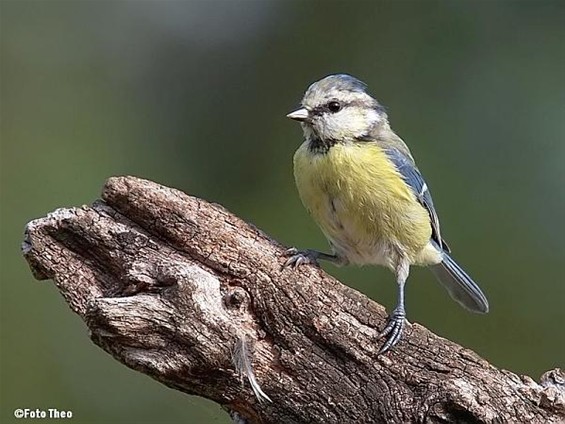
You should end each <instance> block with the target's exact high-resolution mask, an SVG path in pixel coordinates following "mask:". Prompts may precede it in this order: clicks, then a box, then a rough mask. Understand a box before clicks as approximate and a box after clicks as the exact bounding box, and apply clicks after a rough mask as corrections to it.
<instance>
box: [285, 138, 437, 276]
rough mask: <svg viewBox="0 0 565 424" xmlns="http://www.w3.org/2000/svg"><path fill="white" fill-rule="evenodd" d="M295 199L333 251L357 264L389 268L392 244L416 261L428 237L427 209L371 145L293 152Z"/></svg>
mask: <svg viewBox="0 0 565 424" xmlns="http://www.w3.org/2000/svg"><path fill="white" fill-rule="evenodd" d="M294 175H295V179H296V185H297V187H298V191H299V194H300V198H301V199H302V202H303V203H304V206H305V207H306V208H307V209H308V211H309V212H310V214H311V215H312V217H313V218H314V220H315V221H316V222H317V223H318V225H319V226H320V228H321V229H322V231H323V232H324V234H325V235H326V237H327V238H328V240H329V241H330V243H331V244H332V246H333V247H334V249H335V250H336V251H337V252H338V253H340V254H341V255H344V256H345V257H347V258H348V259H349V261H350V262H351V263H356V264H360V265H361V264H381V265H387V266H391V267H392V264H391V263H390V260H391V258H390V257H389V256H390V255H391V254H392V253H393V252H392V251H391V250H393V249H394V248H396V247H399V248H400V249H402V250H404V251H405V253H406V254H407V255H408V257H409V258H410V259H411V260H412V261H413V262H415V261H416V257H417V256H418V254H419V253H420V252H421V251H422V250H423V249H424V247H425V246H426V245H427V243H428V241H429V240H430V236H431V226H430V220H429V216H428V213H427V211H426V210H425V209H424V208H423V207H422V206H421V205H420V204H419V203H418V201H417V199H416V197H415V196H414V194H413V193H412V191H411V189H410V188H409V187H408V186H407V185H406V183H405V182H404V180H403V179H402V177H401V176H400V174H399V173H398V171H397V170H396V168H395V167H394V164H393V163H392V162H390V161H389V160H388V159H387V157H386V154H385V153H384V151H383V150H382V149H381V148H380V147H379V146H378V145H377V144H375V143H350V144H336V145H334V146H333V147H331V148H330V149H329V151H328V152H327V153H323V154H322V153H313V152H311V151H310V150H309V149H308V143H307V142H305V143H304V144H302V146H300V148H299V149H298V150H297V151H296V154H295V155H294Z"/></svg>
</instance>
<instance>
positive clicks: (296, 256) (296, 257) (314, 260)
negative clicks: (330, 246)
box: [283, 247, 319, 268]
mask: <svg viewBox="0 0 565 424" xmlns="http://www.w3.org/2000/svg"><path fill="white" fill-rule="evenodd" d="M285 256H289V258H288V259H287V260H286V261H285V263H284V265H283V267H284V268H286V267H288V266H290V267H292V268H297V267H299V266H300V265H303V264H312V265H316V266H319V264H318V255H317V254H316V252H314V251H313V250H298V249H296V248H295V247H291V248H290V249H288V250H287V251H286V252H285Z"/></svg>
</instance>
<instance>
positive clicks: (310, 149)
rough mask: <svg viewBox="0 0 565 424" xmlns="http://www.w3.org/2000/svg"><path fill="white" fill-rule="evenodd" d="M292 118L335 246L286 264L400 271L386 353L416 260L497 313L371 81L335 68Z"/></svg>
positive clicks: (297, 164) (473, 304)
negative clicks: (452, 240) (463, 261)
mask: <svg viewBox="0 0 565 424" xmlns="http://www.w3.org/2000/svg"><path fill="white" fill-rule="evenodd" d="M287 117H288V118H290V119H293V120H295V121H298V122H299V123H300V124H301V126H302V130H303V133H304V142H303V143H302V144H301V145H300V147H299V148H298V149H297V150H296V152H295V154H294V159H293V162H294V178H295V182H296V187H297V189H298V193H299V196H300V199H301V200H302V203H303V204H304V206H305V207H306V209H307V210H308V212H309V214H310V215H311V216H312V218H313V219H314V221H316V223H317V224H318V226H319V227H320V229H321V231H322V232H323V234H324V235H325V237H326V238H327V240H328V242H329V245H330V247H331V253H324V252H320V251H317V250H312V249H306V250H298V249H296V248H290V249H288V250H287V252H286V255H287V260H286V261H285V263H284V266H285V267H291V268H296V267H298V266H301V265H304V264H313V265H316V266H319V263H318V261H319V260H325V261H330V262H332V263H334V264H336V265H338V266H343V265H350V264H351V265H360V266H363V265H380V266H385V267H386V268H388V269H389V270H391V271H392V272H393V273H394V275H395V277H396V282H397V284H398V301H397V304H396V307H395V308H394V310H393V311H392V313H390V314H389V316H388V319H387V323H386V325H385V327H384V329H383V330H382V331H381V332H380V333H379V335H378V337H377V339H379V340H380V339H384V341H383V344H382V346H381V348H380V349H379V350H378V354H383V353H385V352H387V351H389V350H390V349H392V348H393V347H394V346H395V345H396V344H397V343H398V342H399V341H400V339H401V337H402V333H403V330H404V328H405V323H406V309H405V285H406V281H407V279H408V276H409V272H410V267H411V266H413V265H417V266H426V267H429V268H430V269H431V271H432V272H433V274H434V275H435V276H436V278H437V279H438V280H439V282H440V283H441V284H442V285H443V286H444V287H445V288H446V289H447V291H448V293H449V294H450V295H451V297H452V298H453V299H454V300H455V301H456V302H458V303H459V304H460V305H461V306H463V307H464V308H465V309H467V310H469V311H472V312H477V313H487V312H488V310H489V304H488V301H487V298H486V296H485V295H484V294H483V292H482V291H481V289H480V288H479V286H478V285H477V284H476V283H475V282H474V281H473V279H472V278H471V277H470V276H469V275H468V274H467V273H466V272H465V271H464V270H463V268H461V267H460V266H459V265H458V264H457V263H456V262H455V260H454V259H453V258H452V257H451V255H450V253H451V250H450V248H449V246H448V245H447V243H446V242H445V241H444V240H443V239H442V236H441V232H440V224H439V218H438V214H437V213H436V210H435V207H434V204H433V201H432V196H431V193H430V189H429V187H428V185H427V184H426V182H425V180H424V178H423V176H422V174H421V172H420V171H419V169H418V167H417V166H416V163H415V161H414V158H413V157H412V154H411V152H410V150H409V148H408V147H407V145H406V144H405V143H404V141H403V140H402V139H401V138H400V137H399V136H398V135H396V133H395V132H394V131H393V130H392V129H391V126H390V124H389V119H388V114H387V111H386V110H385V108H384V107H383V106H382V105H381V103H379V102H378V101H377V100H376V99H375V98H374V97H372V96H371V95H370V94H369V92H368V89H367V85H366V84H365V83H364V82H362V81H360V80H359V79H357V78H355V77H353V76H351V75H348V74H334V75H329V76H326V77H325V78H323V79H321V80H319V81H317V82H314V83H313V84H311V85H310V86H309V88H308V89H307V91H306V93H305V94H304V97H303V98H302V102H301V104H300V107H299V108H298V109H297V110H295V111H293V112H291V113H289V114H288V115H287Z"/></svg>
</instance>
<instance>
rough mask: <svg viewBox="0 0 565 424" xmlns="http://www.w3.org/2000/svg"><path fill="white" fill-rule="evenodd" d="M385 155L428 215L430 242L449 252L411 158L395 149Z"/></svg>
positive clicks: (387, 150)
mask: <svg viewBox="0 0 565 424" xmlns="http://www.w3.org/2000/svg"><path fill="white" fill-rule="evenodd" d="M385 153H386V155H387V156H388V158H389V159H390V160H391V161H392V163H394V165H395V166H396V169H397V170H398V172H399V173H400V175H402V178H403V179H404V181H406V184H408V186H409V187H410V188H411V189H412V192H413V193H414V195H415V196H416V199H418V201H419V202H420V204H421V205H422V206H424V208H426V210H427V211H428V213H429V215H430V222H431V225H432V240H434V241H435V242H436V243H437V244H438V245H439V246H440V248H441V249H442V250H445V251H446V252H450V249H449V246H448V245H447V243H446V242H445V241H443V240H442V238H441V233H440V230H439V218H438V216H437V213H436V210H435V208H434V202H433V200H432V195H431V193H430V190H429V189H428V185H427V184H426V182H425V181H424V177H422V174H420V171H419V170H418V168H417V167H416V165H415V164H414V160H413V159H412V157H410V156H407V155H406V154H404V153H403V152H401V151H400V150H398V149H395V148H390V147H388V148H386V149H385Z"/></svg>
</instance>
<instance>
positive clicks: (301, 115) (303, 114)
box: [286, 107, 310, 122]
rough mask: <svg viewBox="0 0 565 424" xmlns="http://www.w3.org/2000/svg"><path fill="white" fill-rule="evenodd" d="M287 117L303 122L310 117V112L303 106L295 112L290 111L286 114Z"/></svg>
mask: <svg viewBox="0 0 565 424" xmlns="http://www.w3.org/2000/svg"><path fill="white" fill-rule="evenodd" d="M286 117H287V118H290V119H294V120H295V121H300V122H303V121H306V120H307V119H308V118H309V117H310V114H309V113H308V109H306V108H305V107H303V108H300V109H297V110H295V111H294V112H290V113H289V114H288V115H286Z"/></svg>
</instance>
